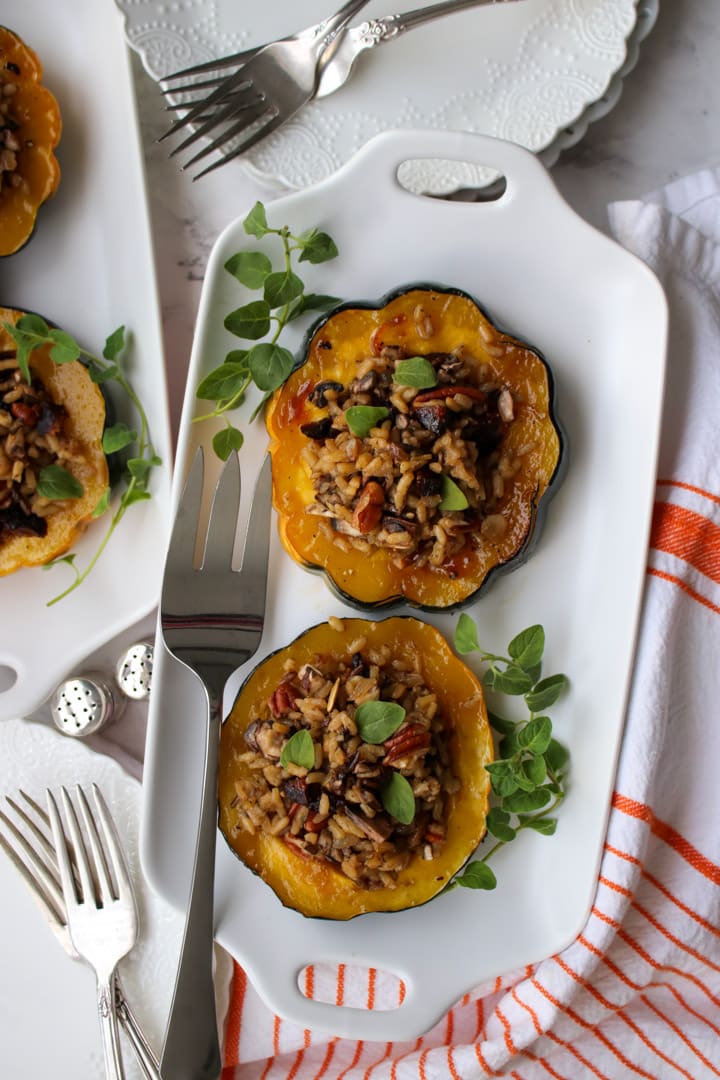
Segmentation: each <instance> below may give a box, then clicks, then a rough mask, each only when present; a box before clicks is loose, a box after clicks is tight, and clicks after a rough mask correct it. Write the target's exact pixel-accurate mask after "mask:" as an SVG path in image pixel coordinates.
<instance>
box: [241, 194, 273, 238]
mask: <svg viewBox="0 0 720 1080" xmlns="http://www.w3.org/2000/svg"><path fill="white" fill-rule="evenodd" d="M243 229H244V230H245V232H246V233H248V234H249V235H250V236H257V237H262V236H266V235H267V233H269V232H270V229H269V228H268V223H267V216H266V214H265V207H264V206H263V204H262V203H261V202H256V203H255V205H254V206H253V208H252V210H251V211H250V213H249V214H248V215H247V217H246V218H245V220H244V221H243Z"/></svg>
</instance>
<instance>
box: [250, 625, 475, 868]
mask: <svg viewBox="0 0 720 1080" xmlns="http://www.w3.org/2000/svg"><path fill="white" fill-rule="evenodd" d="M378 700H382V701H389V702H395V703H396V704H398V705H400V706H402V708H403V709H404V710H405V716H404V718H403V719H402V723H401V724H400V726H399V727H397V729H396V730H395V731H394V732H393V733H392V734H390V735H389V737H388V738H386V740H385V741H384V742H383V743H379V744H374V743H370V742H365V741H363V739H362V738H361V736H360V733H359V731H358V725H357V724H356V723H355V717H356V713H357V710H358V709H359V708H360V706H361V705H362V704H363V703H364V702H373V701H378ZM301 730H303V731H306V732H308V733H309V735H310V737H311V739H312V748H313V753H314V761H313V763H312V766H311V767H309V768H306V767H303V766H299V765H296V764H293V762H292V761H290V762H289V763H288V764H287V765H286V766H283V765H282V764H281V761H280V757H281V754H282V751H283V748H284V747H285V746H286V744H287V743H288V740H289V739H290V738H291V737H292V736H293V735H294V734H295V733H296V732H298V731H301ZM245 742H246V744H247V750H246V751H244V752H243V753H242V754H240V761H242V762H243V763H244V764H245V765H246V767H247V768H246V778H244V779H241V780H238V781H236V784H235V792H236V794H235V797H234V799H233V802H232V808H233V809H234V811H235V814H236V822H235V825H234V827H235V828H236V829H238V830H243V829H244V830H247V831H248V832H250V833H251V834H256V833H265V834H270V835H273V836H279V837H281V838H282V839H283V840H284V841H285V842H286V843H288V844H290V845H292V846H293V847H294V848H296V849H297V850H298V851H299V852H301V853H302V854H303V855H304V856H306V857H308V858H315V859H322V860H326V861H329V862H331V863H332V864H333V865H334V866H335V867H336V869H338V870H340V871H341V872H342V873H343V874H345V875H346V877H348V878H350V879H351V880H352V881H354V882H355V883H356V884H357V885H358V886H359V887H362V888H365V889H380V888H389V889H392V888H394V887H395V884H396V879H397V875H398V874H399V872H400V871H401V870H403V869H404V868H405V867H406V866H407V865H408V863H409V862H410V860H411V859H412V858H413V857H414V856H417V855H420V856H421V857H423V858H425V859H432V858H434V857H435V856H436V855H437V854H438V852H439V851H440V850H441V848H442V846H443V843H444V839H445V811H446V800H447V797H448V795H449V794H450V793H452V792H454V791H457V790H458V788H459V786H460V785H459V781H458V780H457V779H456V778H455V777H454V776H453V774H452V770H451V766H450V762H449V756H448V750H447V745H446V732H445V726H444V721H443V717H442V715H441V713H440V710H439V707H438V701H437V697H436V695H435V694H434V693H431V692H430V691H429V690H428V688H427V687H426V686H425V685H424V684H423V677H422V674H421V672H420V666H419V662H417V661H416V662H415V663H414V664H413V663H410V662H406V661H404V660H399V659H397V658H393V657H392V655H391V653H390V650H389V649H388V648H387V647H383V648H382V649H376V648H369V647H368V645H367V640H366V639H365V638H359V639H357V640H356V641H355V642H353V643H352V644H351V646H350V648H349V650H348V652H347V653H346V654H345V656H344V657H343V656H340V655H335V654H333V655H324V656H315V657H313V662H312V663H311V664H310V663H304V664H302V665H299V666H298V665H297V664H296V663H295V661H293V660H292V659H290V660H288V661H286V664H285V674H284V676H283V678H282V680H281V682H280V684H279V685H278V686H277V688H276V689H275V691H274V692H273V694H272V695H271V697H270V698H269V700H268V701H265V702H260V703H258V704H257V705H256V706H255V707H254V709H253V712H252V714H251V723H250V725H249V726H248V728H247V730H246V732H245ZM248 773H249V776H248V775H247V774H248ZM393 773H399V774H401V775H402V776H403V777H404V778H405V779H406V780H407V782H408V784H409V785H410V788H411V789H412V795H413V797H414V815H413V817H412V821H410V823H409V824H401V823H400V822H399V821H397V820H395V819H394V818H393V816H392V814H391V813H389V812H388V810H387V809H386V808H385V806H384V800H386V794H385V793H386V791H387V785H388V782H389V781H390V780H391V778H392V776H393Z"/></svg>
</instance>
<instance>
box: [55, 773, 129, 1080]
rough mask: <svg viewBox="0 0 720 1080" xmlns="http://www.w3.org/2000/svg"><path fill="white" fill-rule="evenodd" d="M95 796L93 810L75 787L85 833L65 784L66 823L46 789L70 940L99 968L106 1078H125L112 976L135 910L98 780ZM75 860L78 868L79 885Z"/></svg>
mask: <svg viewBox="0 0 720 1080" xmlns="http://www.w3.org/2000/svg"><path fill="white" fill-rule="evenodd" d="M92 795H93V802H94V804H95V812H94V813H93V811H92V809H91V808H90V803H89V802H88V799H87V796H86V795H85V792H84V791H83V789H82V788H81V787H80V785H78V786H77V788H76V800H77V805H78V807H79V810H80V817H81V818H82V823H83V825H84V835H83V830H82V828H81V826H80V821H79V819H78V813H77V810H76V809H75V805H74V804H73V802H72V800H71V798H70V795H69V794H68V792H67V790H66V789H65V788H64V787H63V788H61V789H60V799H61V802H62V805H63V811H64V815H65V826H64V827H63V822H62V818H61V816H60V811H59V810H58V806H57V803H56V801H55V797H54V795H53V794H52V792H51V791H48V792H47V807H48V816H49V818H50V827H51V829H52V835H53V841H54V844H55V852H56V855H57V861H58V868H59V870H60V880H61V882H62V891H63V898H64V900H65V909H66V911H67V920H68V930H69V931H70V940H71V941H72V943H73V945H74V947H75V949H76V951H77V952H78V954H79V955H80V956H81V957H82V958H83V959H84V960H86V961H87V962H88V964H90V965H91V967H93V968H94V969H95V977H96V981H97V1005H98V1015H99V1018H100V1031H101V1033H102V1039H103V1053H104V1058H105V1074H106V1076H107V1078H108V1080H122V1078H123V1076H124V1072H123V1067H122V1057H121V1053H120V1041H119V1039H118V1031H117V1013H116V1010H115V993H114V979H115V968H116V967H117V965H118V963H119V962H120V960H122V958H123V957H124V956H126V955H127V953H129V952H130V950H131V949H132V947H133V945H134V944H135V941H136V939H137V926H138V920H137V909H136V907H135V897H134V894H133V889H132V883H131V881H130V875H129V874H128V870H127V866H126V865H125V859H124V857H123V853H122V849H121V847H120V841H119V839H118V836H117V833H116V832H115V826H114V824H113V821H112V818H111V817H110V811H109V810H108V808H107V806H106V804H105V800H104V799H103V797H102V795H101V794H100V791H99V789H98V787H97V786H96V785H95V784H93V785H92ZM66 830H67V834H66ZM88 849H89V850H88ZM73 865H74V866H75V867H76V868H77V876H78V878H79V886H78V883H77V882H76V880H75V877H74V875H73Z"/></svg>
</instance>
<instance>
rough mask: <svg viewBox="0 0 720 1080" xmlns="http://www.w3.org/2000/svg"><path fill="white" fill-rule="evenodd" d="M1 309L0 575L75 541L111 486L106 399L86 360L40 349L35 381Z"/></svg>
mask: <svg viewBox="0 0 720 1080" xmlns="http://www.w3.org/2000/svg"><path fill="white" fill-rule="evenodd" d="M23 314H24V312H21V311H15V310H14V309H10V308H0V575H3V574H10V573H12V572H13V571H15V570H19V569H20V568H21V567H24V566H39V565H41V564H43V563H47V562H50V561H51V560H52V559H55V558H57V557H58V556H59V555H62V554H63V553H64V552H66V551H67V550H68V548H70V547H71V546H72V545H73V543H74V542H75V541H76V540H77V538H78V537H79V536H80V534H81V533H82V532H83V530H84V529H85V526H86V525H87V523H88V522H89V521H90V519H91V517H92V513H93V510H94V509H95V507H96V506H97V505H98V503H99V502H100V499H101V497H102V496H103V494H104V493H105V491H106V489H107V487H108V464H107V459H106V457H105V454H104V452H103V448H102V436H103V430H104V427H105V412H106V409H105V399H104V398H103V395H102V393H101V391H100V389H99V387H98V386H97V385H96V384H95V383H94V382H93V381H92V379H91V378H90V375H89V374H88V371H87V368H86V367H85V366H84V365H83V364H82V363H81V362H80V361H79V360H75V361H72V362H71V363H65V364H55V363H54V362H53V360H52V358H51V356H50V350H49V348H41V349H36V350H34V351H33V352H32V353H31V355H30V359H29V364H30V374H31V381H30V383H28V382H27V381H26V380H25V379H24V377H23V375H22V372H21V370H20V368H19V366H18V361H17V347H16V345H15V342H14V340H13V338H12V337H11V335H10V334H9V333H8V331H7V329H6V328H5V326H4V323H10V324H11V325H13V326H14V325H15V324H16V323H17V322H18V320H19V319H20V318H21V317H22V315H23Z"/></svg>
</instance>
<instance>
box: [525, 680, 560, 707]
mask: <svg viewBox="0 0 720 1080" xmlns="http://www.w3.org/2000/svg"><path fill="white" fill-rule="evenodd" d="M567 684H568V679H567V676H566V675H548V677H547V678H546V679H542V680H541V681H540V682H539V683H536V684H535V686H533V688H532V690H531V691H530V692H529V693H526V694H525V704H526V705H527V707H528V709H529V710H530V712H542V710H543V709H549V708H550V706H551V705H554V704H555V702H556V701H557V699H558V698H559V697H560V695H561V694H562V692H563V690H564V689H565V687H566V686H567Z"/></svg>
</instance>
